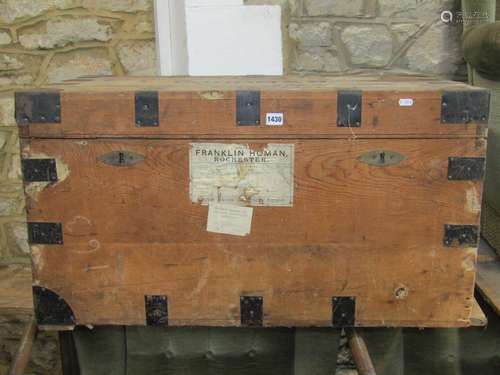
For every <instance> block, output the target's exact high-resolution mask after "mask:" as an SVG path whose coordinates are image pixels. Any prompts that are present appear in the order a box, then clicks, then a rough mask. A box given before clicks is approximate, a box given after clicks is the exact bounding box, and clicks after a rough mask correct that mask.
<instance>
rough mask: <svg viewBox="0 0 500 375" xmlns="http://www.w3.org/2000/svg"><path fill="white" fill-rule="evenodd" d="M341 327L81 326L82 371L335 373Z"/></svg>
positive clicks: (123, 374) (90, 374)
mask: <svg viewBox="0 0 500 375" xmlns="http://www.w3.org/2000/svg"><path fill="white" fill-rule="evenodd" d="M339 338H340V333H339V331H338V330H336V329H333V328H332V329H329V328H322V329H316V328H311V329H300V328H297V329H291V328H255V329H254V328H209V327H193V328H190V327H166V328H158V327H96V328H94V329H93V330H89V329H87V328H85V327H80V328H78V329H77V330H76V331H75V342H76V346H77V351H78V358H79V362H80V367H81V369H82V372H81V373H82V375H109V374H111V375H219V374H231V375H240V374H241V375H268V374H269V375H271V374H272V375H281V374H283V375H292V374H293V375H332V374H334V373H335V369H336V360H337V350H338V346H339Z"/></svg>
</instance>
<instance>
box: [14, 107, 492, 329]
mask: <svg viewBox="0 0 500 375" xmlns="http://www.w3.org/2000/svg"><path fill="white" fill-rule="evenodd" d="M100 100H101V98H96V101H100ZM325 105H326V104H325ZM82 106H83V107H82V108H85V104H82ZM426 107H427V106H426ZM63 108H64V104H63ZM113 108H114V107H113ZM112 110H113V109H112ZM122 110H123V112H124V113H126V112H127V111H128V110H129V106H126V105H124V106H123V108H122ZM214 110H215V109H214ZM424 112H425V111H424ZM81 113H83V112H81ZM332 113H333V112H332ZM220 115H221V116H224V115H225V114H224V113H223V111H221V114H220ZM123 116H125V115H123ZM384 116H389V117H390V116H395V115H394V114H393V115H388V114H385V115H384ZM423 116H435V115H431V114H430V113H427V114H426V115H423ZM367 117H369V116H367ZM389 117H388V119H387V121H388V122H389V121H390V122H391V123H393V122H394V120H393V119H392V118H389ZM66 119H67V117H66ZM210 119H212V116H208V117H207V118H206V121H208V122H210V121H212V120H210ZM74 121H75V122H74V123H73V124H71V125H70V124H69V123H67V122H66V120H65V121H64V126H66V127H67V129H69V128H70V127H71V126H76V116H75V120H74ZM80 121H81V124H80V125H81V128H84V129H85V127H88V128H87V130H86V131H88V132H90V131H91V127H92V126H93V125H92V121H91V119H90V115H89V117H87V118H81V119H80ZM103 121H104V120H103ZM408 121H414V120H408ZM210 123H211V124H212V125H211V126H214V127H215V126H216V122H215V121H212V122H210ZM297 123H298V122H297ZM205 124H207V123H206V122H201V121H200V122H199V124H198V125H199V126H200V127H201V126H208V125H205ZM435 125H436V126H444V125H437V124H435ZM118 126H123V125H122V124H120V123H119V122H118V121H117V122H114V123H110V127H115V128H114V130H113V131H116V127H118ZM178 126H179V128H178V129H179V130H178V131H180V129H181V127H180V125H178ZM184 126H187V125H185V124H184ZM220 126H222V125H220ZM303 126H304V128H302V130H301V131H303V132H305V130H304V129H306V126H307V125H303ZM381 126H382V125H381ZM414 126H415V127H416V126H417V122H416V121H415V122H414ZM421 126H422V128H426V127H427V129H428V127H429V126H431V125H429V124H428V123H427V122H425V123H422V124H421ZM51 127H52V125H50V126H48V125H46V129H49V128H50V129H52V128H51ZM395 127H396V125H394V128H395ZM409 127H410V128H411V126H410V125H409ZM459 127H460V125H459ZM173 128H174V129H175V125H173ZM101 129H103V128H102V127H101ZM214 129H215V128H214ZM217 129H218V130H217V131H220V128H217ZM414 129H415V130H416V128H414ZM44 131H45V130H44ZM46 131H47V132H50V131H51V130H46ZM214 132H215V130H214ZM210 142H224V143H235V141H234V140H230V139H228V138H225V137H222V138H219V139H216V140H213V139H212V140H210ZM268 142H269V141H266V140H259V139H255V138H252V137H249V138H248V139H243V138H242V139H240V140H238V141H237V143H242V144H249V145H250V147H252V148H260V147H262V146H263V145H266V144H267V143H268ZM280 142H281V143H293V144H294V146H295V165H294V204H293V207H254V213H253V220H252V227H251V233H250V234H249V235H248V236H245V237H237V236H229V235H224V234H216V233H210V232H207V231H206V225H207V211H208V208H207V206H203V205H200V204H197V203H192V202H191V200H190V196H189V160H188V159H189V158H188V155H189V143H190V141H189V140H181V139H178V140H175V139H168V140H166V139H163V140H160V139H129V140H125V139H116V140H103V139H85V140H82V139H64V140H61V139H31V140H28V139H27V140H25V141H24V144H23V157H42V156H50V157H53V158H56V161H57V164H58V172H60V170H62V171H64V173H60V176H59V177H60V181H58V182H57V183H55V184H49V185H43V184H42V185H36V186H35V185H33V184H27V185H26V192H27V198H28V202H27V207H28V220H29V221H48V222H51V221H55V222H61V223H62V225H63V233H64V244H63V245H33V246H32V253H33V265H34V282H35V284H37V285H42V286H45V287H48V288H50V289H52V290H54V291H55V292H57V293H58V294H59V295H60V296H61V297H62V298H64V299H65V300H66V302H68V303H69V305H70V306H71V307H72V309H73V311H74V313H75V315H76V319H77V323H78V324H139V325H142V324H145V312H144V295H146V294H161V295H163V294H165V295H168V304H169V306H168V308H169V324H170V325H211V326H213V325H221V326H237V325H239V324H240V311H239V297H240V295H261V296H263V297H264V325H265V326H331V318H332V306H331V298H332V296H356V324H357V325H358V326H419V327H460V326H468V325H469V324H470V314H471V309H472V305H473V295H472V294H473V288H474V277H475V272H474V266H475V261H476V256H477V251H476V249H475V248H461V247H445V246H444V245H443V235H444V233H443V232H444V225H445V224H475V225H478V223H479V213H480V212H479V210H480V202H481V191H482V183H481V182H480V181H450V180H448V178H447V166H448V158H449V157H450V156H471V157H475V156H484V153H485V140H484V139H483V138H441V139H359V138H347V139H335V138H334V137H332V138H330V139H295V140H292V139H286V140H277V139H273V140H272V143H280ZM116 150H125V151H131V152H134V153H137V154H140V155H143V156H145V159H144V161H143V162H141V163H137V164H135V165H133V166H129V167H113V166H110V165H107V164H104V163H102V162H100V161H99V160H98V158H99V157H100V156H102V155H104V154H106V153H108V152H110V151H116ZM373 150H390V151H393V152H398V153H400V154H402V155H404V156H405V157H406V159H405V160H404V161H402V162H401V163H399V164H395V165H391V166H385V167H380V166H374V165H369V164H366V163H364V162H361V161H360V160H358V157H359V156H361V155H363V154H365V153H367V152H370V151H373Z"/></svg>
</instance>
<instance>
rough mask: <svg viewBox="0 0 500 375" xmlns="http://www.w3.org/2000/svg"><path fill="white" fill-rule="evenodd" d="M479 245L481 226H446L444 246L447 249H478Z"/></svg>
mask: <svg viewBox="0 0 500 375" xmlns="http://www.w3.org/2000/svg"><path fill="white" fill-rule="evenodd" d="M478 243H479V226H477V225H452V224H446V225H445V226H444V239H443V244H444V246H446V247H476V246H478Z"/></svg>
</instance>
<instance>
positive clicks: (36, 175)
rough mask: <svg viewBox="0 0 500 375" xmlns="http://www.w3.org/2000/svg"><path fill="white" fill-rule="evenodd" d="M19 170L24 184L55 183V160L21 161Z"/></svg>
mask: <svg viewBox="0 0 500 375" xmlns="http://www.w3.org/2000/svg"><path fill="white" fill-rule="evenodd" d="M21 169H22V171H23V179H24V181H25V182H56V181H57V166H56V161H55V159H22V160H21Z"/></svg>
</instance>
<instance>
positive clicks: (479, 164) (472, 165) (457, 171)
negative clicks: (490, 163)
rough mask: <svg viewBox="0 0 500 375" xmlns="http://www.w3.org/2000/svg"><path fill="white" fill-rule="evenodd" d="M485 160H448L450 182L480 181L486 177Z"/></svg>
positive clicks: (454, 158)
mask: <svg viewBox="0 0 500 375" xmlns="http://www.w3.org/2000/svg"><path fill="white" fill-rule="evenodd" d="M485 164H486V159H485V158H465V157H450V158H448V180H459V181H474V180H475V181H480V180H482V179H483V177H484V172H485Z"/></svg>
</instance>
